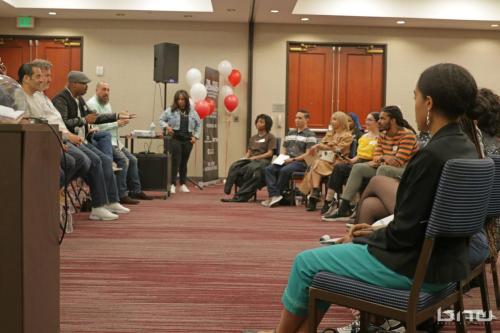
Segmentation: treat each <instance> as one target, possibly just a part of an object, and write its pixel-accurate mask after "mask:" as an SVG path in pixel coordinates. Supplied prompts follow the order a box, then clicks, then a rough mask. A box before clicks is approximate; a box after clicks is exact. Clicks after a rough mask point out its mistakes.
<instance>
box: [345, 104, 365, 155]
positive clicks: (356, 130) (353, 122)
mask: <svg viewBox="0 0 500 333" xmlns="http://www.w3.org/2000/svg"><path fill="white" fill-rule="evenodd" d="M347 117H348V118H347V122H348V124H349V131H351V133H352V135H353V141H356V142H357V141H358V139H359V138H360V137H361V136H362V135H363V134H364V131H363V127H362V126H361V122H360V121H359V117H358V115H357V114H356V113H354V112H349V113H348V114H347ZM350 157H354V156H350Z"/></svg>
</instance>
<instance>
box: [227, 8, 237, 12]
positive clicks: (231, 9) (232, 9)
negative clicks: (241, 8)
mask: <svg viewBox="0 0 500 333" xmlns="http://www.w3.org/2000/svg"><path fill="white" fill-rule="evenodd" d="M226 10H227V11H228V12H235V11H236V9H234V8H228V9H226Z"/></svg>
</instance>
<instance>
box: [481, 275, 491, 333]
mask: <svg viewBox="0 0 500 333" xmlns="http://www.w3.org/2000/svg"><path fill="white" fill-rule="evenodd" d="M479 283H480V288H481V303H482V304H483V312H484V313H485V314H486V316H487V318H489V317H490V316H489V314H490V300H489V297H488V285H487V282H486V270H485V268H484V266H483V271H482V272H481V275H480V276H479ZM484 327H485V332H486V333H492V331H491V322H490V321H485V322H484Z"/></svg>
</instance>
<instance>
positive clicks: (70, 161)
mask: <svg viewBox="0 0 500 333" xmlns="http://www.w3.org/2000/svg"><path fill="white" fill-rule="evenodd" d="M59 169H60V175H59V187H60V188H61V187H64V186H66V185H67V184H68V183H69V181H70V176H71V175H73V174H74V173H75V170H76V162H75V159H74V158H73V156H71V155H69V154H68V153H66V152H64V153H63V154H62V155H61V162H60V168H59ZM66 177H67V178H66Z"/></svg>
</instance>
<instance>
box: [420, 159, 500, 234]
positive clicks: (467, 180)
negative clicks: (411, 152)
mask: <svg viewBox="0 0 500 333" xmlns="http://www.w3.org/2000/svg"><path fill="white" fill-rule="evenodd" d="M493 175H494V164H493V161H492V160H491V159H490V158H486V159H453V160H449V161H448V162H446V164H445V166H444V167H443V171H442V173H441V178H440V180H439V185H438V188H437V191H436V196H435V199H434V204H433V206H432V211H431V216H430V218H429V221H428V225H427V229H426V237H427V238H436V237H467V236H471V235H473V234H475V233H476V232H478V231H479V230H480V229H481V227H482V226H483V223H484V221H485V218H486V213H487V210H488V203H489V195H490V193H491V187H492V185H493Z"/></svg>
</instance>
